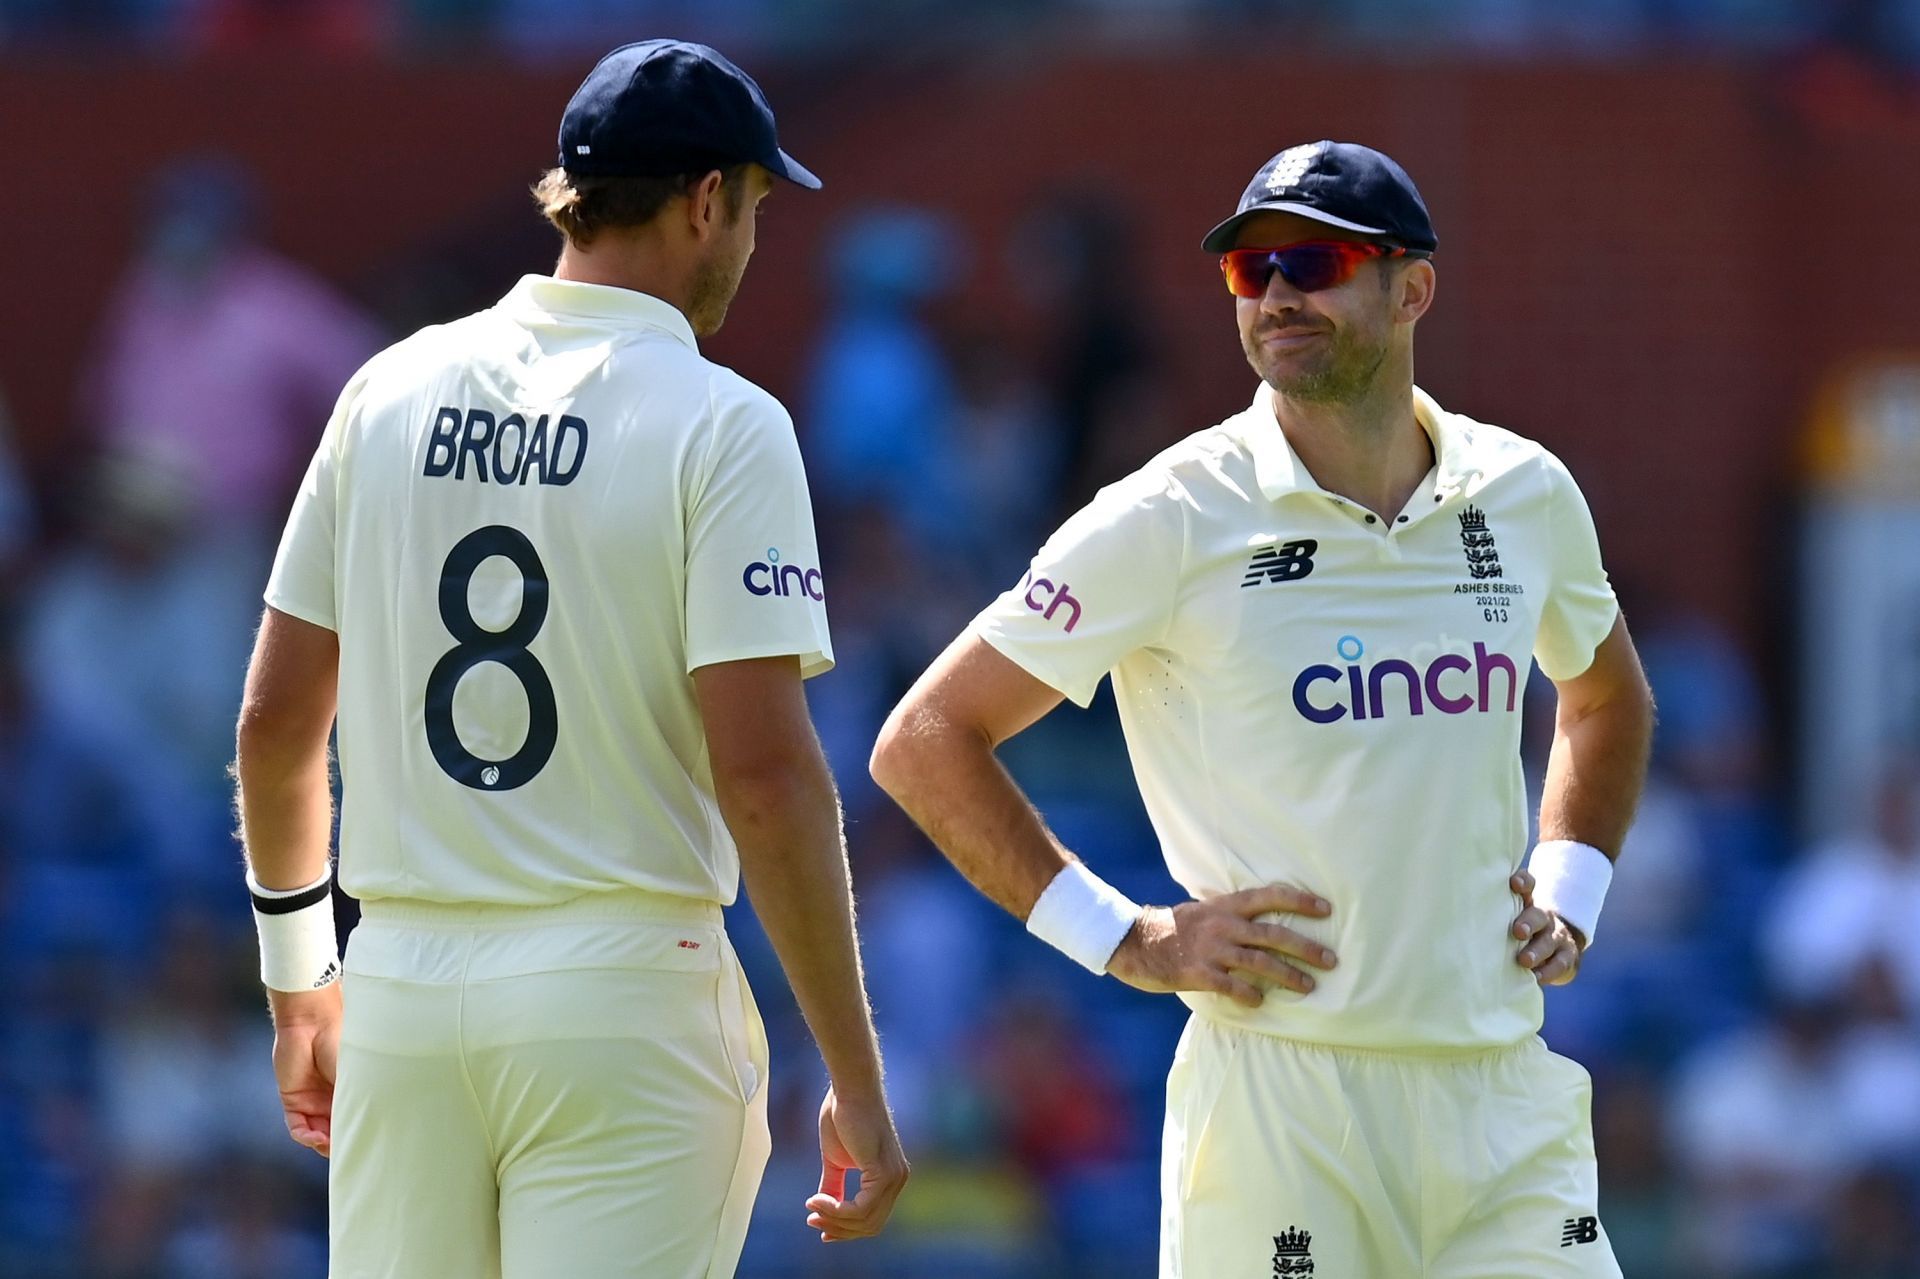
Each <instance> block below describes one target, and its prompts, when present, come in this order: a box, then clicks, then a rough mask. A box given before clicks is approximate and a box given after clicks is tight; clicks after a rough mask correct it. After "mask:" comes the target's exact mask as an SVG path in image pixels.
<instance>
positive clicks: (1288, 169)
mask: <svg viewBox="0 0 1920 1279" xmlns="http://www.w3.org/2000/svg"><path fill="white" fill-rule="evenodd" d="M1268 210H1273V211H1275V212H1278V213H1293V214H1297V215H1299V216H1300V217H1303V218H1312V219H1313V220H1314V221H1316V222H1324V223H1326V224H1327V225H1328V226H1337V227H1344V228H1346V229H1347V230H1349V231H1358V232H1359V233H1360V234H1362V235H1366V236H1370V237H1372V238H1373V239H1375V240H1378V241H1381V242H1382V243H1385V244H1394V245H1398V246H1400V247H1401V248H1405V249H1413V250H1416V251H1418V252H1422V253H1432V252H1433V251H1434V250H1435V249H1437V248H1439V247H1440V241H1439V240H1438V239H1436V238H1435V237H1434V234H1433V223H1432V222H1431V221H1429V220H1428V218H1427V205H1426V202H1425V201H1424V200H1422V199H1421V198H1420V192H1419V191H1418V190H1416V189H1415V188H1414V185H1413V179H1412V178H1410V177H1408V176H1407V171H1406V170H1405V169H1403V168H1401V167H1400V166H1399V165H1397V164H1395V163H1394V162H1393V161H1392V160H1391V159H1389V158H1387V157H1386V156H1384V155H1382V154H1381V153H1380V152H1378V151H1375V150H1374V149H1373V148H1372V147H1363V146H1361V145H1360V144H1359V143H1358V142H1325V141H1322V142H1309V143H1307V144H1306V145H1305V146H1297V147H1288V148H1287V149H1286V150H1285V151H1282V152H1281V153H1280V154H1279V155H1276V156H1274V157H1273V159H1271V160H1269V161H1267V162H1266V163H1265V164H1263V165H1261V166H1260V172H1258V173H1256V174H1254V175H1253V181H1252V182H1250V183H1248V184H1247V189H1246V191H1245V192H1243V193H1242V194H1241V196H1240V208H1239V211H1238V212H1236V213H1235V214H1234V215H1233V216H1232V217H1230V218H1228V219H1227V220H1226V221H1225V222H1222V223H1221V224H1220V225H1219V226H1217V227H1215V228H1213V230H1211V231H1209V232H1207V238H1206V239H1204V240H1202V241H1201V242H1200V247H1201V248H1203V249H1205V250H1206V251H1207V252H1209V253H1225V252H1226V251H1227V250H1228V249H1231V248H1232V247H1233V237H1234V235H1235V234H1236V233H1238V232H1239V230H1240V225H1241V223H1243V222H1245V221H1246V220H1247V219H1248V218H1250V217H1252V216H1253V215H1254V214H1256V213H1262V212H1266V211H1268Z"/></svg>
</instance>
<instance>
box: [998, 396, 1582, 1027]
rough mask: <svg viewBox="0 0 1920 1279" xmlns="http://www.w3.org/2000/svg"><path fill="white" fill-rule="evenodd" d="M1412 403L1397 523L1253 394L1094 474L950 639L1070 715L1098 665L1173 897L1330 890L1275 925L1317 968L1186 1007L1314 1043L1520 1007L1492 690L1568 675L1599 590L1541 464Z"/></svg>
mask: <svg viewBox="0 0 1920 1279" xmlns="http://www.w3.org/2000/svg"><path fill="white" fill-rule="evenodd" d="M1414 394H1415V409H1416V413H1417V415H1418V417H1419V419H1420V422H1421V425H1422V426H1424V427H1425V428H1426V430H1427V432H1428V434H1429V435H1430V436H1431V437H1432V439H1433V443H1434V452H1435V457H1436V458H1437V462H1436V465H1435V467H1434V469H1433V471H1432V472H1430V473H1429V475H1428V477H1427V479H1426V480H1425V482H1424V483H1423V484H1422V485H1421V487H1420V489H1419V490H1418V491H1417V492H1416V493H1415V494H1414V495H1413V498H1412V499H1411V500H1410V501H1409V502H1408V504H1407V507H1406V509H1405V511H1404V513H1403V515H1404V518H1399V519H1393V518H1389V517H1373V516H1370V515H1369V513H1368V512H1366V511H1364V510H1363V509H1361V508H1360V507H1359V506H1357V505H1356V504H1354V503H1351V502H1347V501H1345V500H1344V499H1341V498H1338V497H1336V496H1334V495H1332V494H1330V493H1328V492H1326V491H1325V490H1323V489H1321V488H1320V487H1319V486H1318V485H1317V484H1315V483H1314V481H1313V479H1312V477H1311V476H1310V475H1308V474H1307V472H1306V470H1305V468H1304V467H1302V466H1301V464H1300V462H1299V460H1298V458H1297V457H1296V456H1295V455H1294V453H1293V450H1292V448H1291V447H1290V446H1289V445H1288V443H1287V440H1286V437H1285V435H1284V434H1283V433H1282V431H1281V430H1280V427H1279V424H1278V422H1277V421H1276V419H1275V417H1274V408H1273V397H1272V392H1271V391H1270V390H1269V389H1268V388H1266V387H1264V386H1263V387H1262V388H1261V391H1260V393H1259V394H1258V395H1257V396H1256V397H1255V399H1254V402H1253V404H1252V406H1251V407H1250V408H1248V409H1247V410H1246V411H1245V412H1242V413H1240V414H1237V415H1236V416H1234V417H1231V418H1229V419H1227V420H1226V421H1225V422H1223V423H1221V424H1220V425H1218V426H1216V427H1213V428H1211V429H1209V430H1205V431H1201V432H1200V433H1198V434H1197V435H1193V436H1191V437H1189V438H1188V439H1186V440H1185V441H1183V442H1182V443H1180V444H1178V445H1175V446H1174V447H1173V448H1171V449H1168V450H1167V451H1166V452H1164V453H1162V454H1161V455H1160V456H1159V457H1157V458H1155V459H1154V460H1153V461H1152V462H1150V463H1148V464H1147V465H1146V466H1145V467H1143V468H1142V469H1141V470H1139V471H1137V472H1135V473H1134V474H1133V475H1131V476H1129V477H1127V478H1126V479H1124V480H1122V481H1120V482H1119V483H1117V484H1114V485H1112V486H1110V487H1108V488H1106V489H1104V490H1102V491H1101V493H1100V494H1099V496H1097V497H1096V498H1095V499H1094V500H1093V502H1092V503H1091V504H1090V505H1088V506H1087V507H1086V508H1085V509H1084V510H1082V511H1080V512H1079V513H1078V514H1076V515H1074V516H1073V517H1072V518H1071V519H1070V520H1068V521H1067V522H1066V524H1064V525H1063V526H1062V527H1061V528H1060V530H1059V531H1058V532H1057V533H1056V534H1055V535H1054V536H1053V538H1052V539H1051V540H1050V541H1049V542H1048V543H1047V544H1046V546H1045V547H1043V548H1042V549H1041V551H1040V553H1039V554H1038V555H1037V556H1036V557H1035V558H1034V560H1033V564H1032V567H1031V569H1030V570H1029V572H1028V574H1027V576H1026V578H1025V579H1023V580H1022V581H1021V583H1020V584H1019V585H1018V586H1016V587H1015V588H1014V589H1012V590H1010V591H1008V592H1007V593H1006V594H1005V595H1002V596H1001V597H1000V598H999V599H998V600H996V601H995V602H994V603H993V604H992V605H990V606H989V607H988V608H987V609H986V611H985V612H983V613H982V614H981V615H980V617H979V618H978V619H977V620H976V622H975V623H974V625H975V628H976V629H977V631H978V633H979V634H980V635H981V637H982V638H983V639H985V640H986V641H987V642H988V643H989V644H992V645H993V646H994V647H995V648H996V649H998V650H999V651H1000V652H1002V653H1004V654H1005V655H1006V656H1007V657H1009V658H1011V659H1012V660H1013V661H1015V662H1017V663H1018V664H1019V665H1020V666H1022V667H1024V668H1025V669H1026V670H1028V671H1029V672H1031V673H1032V674H1033V675H1034V676H1036V677H1037V678H1039V679H1041V680H1043V681H1045V682H1046V683H1047V684H1049V685H1051V686H1052V687H1054V688H1056V689H1059V690H1060V691H1061V692H1062V693H1064V694H1066V695H1067V696H1068V697H1070V698H1072V699H1073V700H1074V701H1076V702H1078V703H1080V704H1081V705H1085V704H1086V703H1087V702H1088V701H1089V700H1090V699H1091V698H1092V696H1093V693H1094V690H1095V688H1096V687H1097V686H1098V684H1099V681H1100V678H1101V676H1103V675H1105V674H1107V673H1109V672H1111V673H1112V676H1113V685H1114V692H1115V695H1116V698H1117V700H1118V702H1119V707H1120V717H1121V722H1122V724H1123V725H1124V727H1125V730H1126V736H1127V743H1128V747H1129V750H1130V752H1131V755H1132V759H1133V767H1134V772H1135V775H1136V776H1137V778H1138V780H1139V784H1140V790H1141V794H1142V796H1143V798H1144V799H1145V801H1146V806H1147V811H1148V813H1149V814H1150V816H1151V817H1152V819H1153V823H1154V829H1155V831H1156V832H1157V834H1158V835H1159V838H1160V842H1161V845H1162V848H1163V850H1164V852H1165V855H1166V858H1167V864H1168V866H1169V868H1170V869H1171V870H1172V872H1173V876H1174V878H1175V879H1176V880H1178V881H1179V883H1180V884H1181V885H1182V886H1183V887H1184V888H1186V889H1187V890H1188V891H1189V892H1191V893H1192V894H1194V896H1196V897H1207V896H1212V895H1215V894H1219V893H1227V892H1233V891H1235V890H1238V889H1242V888H1251V887H1254V886H1256V885H1260V884H1266V883H1272V882H1288V883H1294V884H1298V885H1301V886H1303V887H1306V888H1308V889H1311V890H1313V891H1315V892H1317V893H1319V894H1321V895H1322V896H1324V897H1326V898H1327V899H1328V900H1329V901H1331V902H1332V903H1333V906H1334V912H1333V915H1332V917H1331V918H1329V919H1327V920H1324V921H1312V920H1305V919H1301V918H1291V919H1287V920H1285V921H1284V922H1286V923H1289V924H1290V925H1292V926H1293V927H1295V928H1297V929H1299V930H1300V931H1302V932H1305V933H1307V934H1309V935H1311V936H1313V937H1316V938H1317V939H1319V940H1322V941H1324V942H1326V943H1327V944H1329V945H1331V946H1332V947H1333V948H1334V950H1335V951H1336V952H1337V953H1338V955H1339V956H1340V964H1339V966H1338V967H1337V968H1336V969H1334V970H1333V971H1332V972H1330V973H1326V974H1324V975H1319V976H1318V987H1317V989H1315V990H1314V991H1313V992H1312V993H1311V994H1309V995H1306V996H1304V997H1302V996H1298V995H1294V994H1292V993H1290V992H1286V991H1273V992H1271V993H1269V994H1268V995H1267V997H1266V1000H1265V1003H1264V1005H1263V1006H1262V1007H1261V1008H1260V1009H1258V1010H1251V1011H1250V1010H1247V1009H1243V1008H1241V1007H1239V1006H1238V1005H1236V1004H1234V1003H1232V1002H1231V1001H1229V1000H1227V999H1225V998H1224V997H1220V996H1213V995H1190V996H1187V997H1186V998H1187V1001H1188V1003H1190V1004H1191V1005H1192V1006H1193V1007H1194V1008H1195V1009H1197V1010H1198V1011H1200V1012H1203V1013H1205V1014H1207V1015H1208V1016H1210V1017H1213V1018H1215V1019H1217V1020H1219V1021H1222V1022H1227V1023H1233V1024H1240V1025H1248V1026H1252V1027H1254V1028H1256V1029H1261V1030H1266V1031H1270V1032H1272V1033H1275V1034H1280V1035H1286V1036H1290V1037H1293V1038H1298V1039H1303V1040H1308V1041H1312V1042H1316V1043H1322V1044H1332V1045H1343V1046H1349V1047H1379V1048H1413V1049H1420V1048H1447V1047H1474V1046H1486V1045H1496V1044H1508V1043H1512V1042H1514V1041H1515V1040H1518V1039H1520V1038H1522V1037H1524V1036H1526V1035H1528V1034H1530V1033H1532V1032H1533V1031H1535V1030H1537V1029H1538V1027H1539V1025H1540V1019H1541V1000H1540V992H1539V989H1538V987H1537V986H1536V985H1535V984H1534V981H1533V979H1532V977H1531V976H1530V975H1528V974H1527V973H1526V972H1525V971H1524V970H1523V969H1521V968H1520V967H1519V965H1517V964H1516V963H1515V962H1514V958H1513V951H1514V950H1515V949H1516V943H1514V942H1513V941H1512V940H1511V939H1510V937H1509V935H1508V932H1507V929H1508V927H1509V925H1510V924H1511V922H1512V920H1513V917H1514V915H1515V913H1516V911H1517V909H1518V907H1517V904H1516V901H1515V899H1514V898H1513V896H1512V895H1511V893H1510V891H1509V890H1508V887H1507V879H1508V877H1509V876H1510V875H1511V874H1512V872H1513V870H1514V869H1515V867H1517V866H1518V865H1519V863H1520V861H1521V858H1522V856H1523V855H1524V854H1525V852H1526V839H1527V831H1528V821H1527V812H1526V792H1525V788H1524V786H1523V785H1522V781H1521V771H1520V760H1519V743H1520V707H1521V688H1522V685H1523V683H1524V681H1525V680H1526V677H1527V672H1528V664H1529V659H1531V658H1537V659H1538V660H1539V662H1540V666H1541V669H1542V670H1544V671H1545V672H1546V673H1547V675H1548V676H1550V677H1552V678H1567V677H1571V676H1574V675H1578V674H1580V673H1581V672H1582V671H1584V670H1585V669H1586V667H1587V666H1588V664H1589V663H1590V662H1591V660H1592V657H1593V651H1594V649H1595V647H1596V646H1597V645H1598V644H1599V643H1600V641H1601V640H1602V639H1604V638H1605V637H1606V635H1607V633H1608V631H1609V630H1610V629H1611V628H1612V625H1613V621H1614V615H1615V607H1616V606H1615V603H1614V597H1613V592H1612V589H1611V588H1610V586H1609V585H1608V583H1607V577H1606V573H1605V571H1604V570H1603V569H1602V567H1601V563H1600V553H1599V546H1598V543H1597V541H1596V539H1595V536H1594V528H1593V521H1592V517H1591V516H1590V515H1589V514H1588V511H1587V507H1586V503H1585V500H1584V499H1583V498H1582V497H1581V495H1580V491H1579V489H1578V488H1577V487H1576V486H1575V484H1574V482H1573V478H1572V476H1570V475H1569V474H1568V473H1567V470H1566V468H1565V467H1564V466H1563V465H1562V464H1561V463H1560V461H1559V460H1558V459H1557V458H1555V457H1554V456H1553V455H1552V454H1550V453H1548V452H1547V451H1546V450H1544V449H1543V448H1541V447H1540V446H1539V445H1537V444H1535V443H1533V442H1531V441H1528V440H1525V439H1522V438H1520V437H1519V436H1517V435H1514V434H1512V433H1511V432H1508V431H1504V430H1501V429H1500V428H1498V427H1494V426H1487V425H1485V424H1482V423H1479V422H1475V421H1472V420H1471V419H1469V418H1465V417H1461V416H1459V415H1457V414H1452V413H1447V412H1445V411H1443V410H1442V409H1441V408H1440V407H1439V406H1438V405H1437V404H1435V403H1434V402H1433V401H1432V400H1431V399H1430V398H1428V397H1427V396H1426V395H1425V394H1424V393H1422V392H1419V391H1416V392H1415V393H1414ZM1087 851H1088V852H1089V853H1090V855H1091V856H1092V859H1093V861H1094V863H1095V865H1096V867H1097V865H1098V860H1099V850H1097V849H1090V850H1087Z"/></svg>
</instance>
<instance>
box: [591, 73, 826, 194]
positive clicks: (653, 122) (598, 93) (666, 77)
mask: <svg viewBox="0 0 1920 1279" xmlns="http://www.w3.org/2000/svg"><path fill="white" fill-rule="evenodd" d="M748 161H752V162H754V163H757V164H760V165H763V166H764V167H766V168H767V169H768V170H770V171H771V172H772V173H773V175H774V176H775V177H781V178H786V179H787V180H788V181H791V182H797V183H799V184H800V185H801V186H803V187H811V188H813V189H815V190H818V189H819V187H820V179H819V178H816V177H814V176H813V174H812V173H810V172H808V171H807V169H806V168H805V167H804V166H803V165H801V164H800V162H799V161H797V160H795V159H794V158H793V157H792V156H790V155H788V154H787V153H786V152H785V151H782V150H781V149H780V143H779V140H778V138H777V137H776V136H775V134H774V129H773V108H772V107H770V106H768V105H767V95H766V94H764V93H762V92H760V86H759V85H757V84H755V83H754V82H753V77H752V76H750V75H748V74H747V73H746V72H744V71H742V70H741V69H740V68H739V67H736V66H734V65H733V63H731V62H729V61H727V60H726V59H725V58H723V57H721V56H720V54H719V53H717V52H715V51H714V50H712V49H710V48H708V47H707V46H706V45H704V44H694V43H692V42H691V41H687V40H642V41H640V42H639V43H638V44H628V45H622V46H621V47H620V48H618V49H615V50H614V51H613V52H612V53H609V54H608V55H607V56H606V57H604V58H602V59H600V62H599V65H597V66H595V67H594V69H593V70H592V71H590V72H588V73H587V78H586V80H585V81H583V82H582V83H581V85H580V87H579V89H577V90H575V91H574V95H573V100H572V101H571V102H569V103H567V111H566V114H565V115H563V116H561V117H560V167H561V168H563V169H565V170H566V171H567V172H568V173H577V174H580V175H581V176H583V177H632V178H638V177H665V176H667V175H669V174H674V173H697V172H702V171H704V170H707V169H718V168H724V167H726V166H727V165H730V164H742V163H745V162H748Z"/></svg>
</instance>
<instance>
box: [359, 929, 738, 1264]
mask: <svg viewBox="0 0 1920 1279" xmlns="http://www.w3.org/2000/svg"><path fill="white" fill-rule="evenodd" d="M345 967H346V976H345V977H344V978H343V983H342V994H343V996H344V999H345V1007H346V1014H345V1021H344V1023H343V1026H342V1030H341V1035H340V1065H339V1075H338V1078H337V1079H336V1080H335V1084H334V1099H333V1159H332V1167H331V1169H330V1170H329V1192H330V1200H331V1203H330V1222H329V1235H330V1238H331V1245H332V1265H331V1277H332V1279H726V1277H727V1276H731V1275H732V1274H733V1273H734V1268H735V1267H736V1266H737V1265H738V1264H739V1260H740V1250H741V1247H742V1245H743V1244H744V1242H745V1239H746V1231H747V1218H748V1215H749V1214H750V1212H751V1210H752V1207H753V1198H754V1195H755V1193H756V1192H757V1191H758V1189H759V1186H760V1176H761V1173H762V1171H763V1170H764V1169H765V1167H766V1161H767V1155H768V1151H769V1148H770V1142H769V1138H768V1133H767V1115H766V1086H765V1085H766V1078H767V1041H766V1033H765V1029H764V1027H763V1026H762V1025H761V1022H760V1015H759V1012H758V1010H757V1009H756V1008H755V1007H754V1004H753V996H752V994H751V993H750V992H749V991H748V989H747V984H746V980H745V978H744V977H743V975H742V974H741V971H740V964H739V961H738V959H737V958H736V957H735V955H734V953H733V948H732V946H731V945H730V944H729V943H728V941H727V936H726V933H725V931H724V927H723V924H722V920H721V915H720V908H719V907H718V906H717V905H714V904H713V903H711V902H701V901H694V900H692V899H689V898H680V897H667V896H662V895H658V894H653V893H643V892H637V891H636V892H616V893H594V894H589V895H587V896H585V897H582V898H579V899H577V900H575V901H571V902H567V903H564V904H562V905H558V906H541V907H507V906H447V905H438V904H433V903H424V902H413V901H392V900H387V901H370V902H367V903H366V904H365V906H364V913H363V918H362V922H361V924H360V926H359V927H358V928H357V929H355V930H354V933H353V936H352V938H351V940H350V942H349V944H348V947H347V956H346V965H345Z"/></svg>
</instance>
